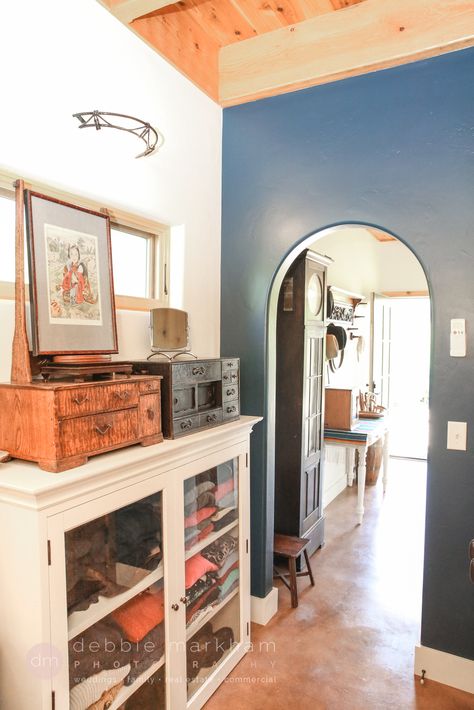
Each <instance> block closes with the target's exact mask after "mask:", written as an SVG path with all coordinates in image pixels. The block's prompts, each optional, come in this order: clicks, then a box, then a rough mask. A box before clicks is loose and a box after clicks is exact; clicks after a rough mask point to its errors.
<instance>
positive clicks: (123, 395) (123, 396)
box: [114, 390, 130, 402]
mask: <svg viewBox="0 0 474 710" xmlns="http://www.w3.org/2000/svg"><path fill="white" fill-rule="evenodd" d="M114 396H115V397H117V398H118V399H121V400H122V402H125V400H126V399H128V398H129V397H130V392H128V391H127V390H125V392H114Z"/></svg>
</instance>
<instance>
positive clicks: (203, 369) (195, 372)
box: [192, 365, 206, 375]
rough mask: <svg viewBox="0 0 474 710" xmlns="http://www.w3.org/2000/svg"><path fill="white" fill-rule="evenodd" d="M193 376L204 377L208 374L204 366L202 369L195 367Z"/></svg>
mask: <svg viewBox="0 0 474 710" xmlns="http://www.w3.org/2000/svg"><path fill="white" fill-rule="evenodd" d="M192 372H193V375H204V373H205V372H206V368H205V367H203V366H202V365H201V366H200V367H193V370H192Z"/></svg>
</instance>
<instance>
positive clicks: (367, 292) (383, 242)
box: [266, 224, 429, 536]
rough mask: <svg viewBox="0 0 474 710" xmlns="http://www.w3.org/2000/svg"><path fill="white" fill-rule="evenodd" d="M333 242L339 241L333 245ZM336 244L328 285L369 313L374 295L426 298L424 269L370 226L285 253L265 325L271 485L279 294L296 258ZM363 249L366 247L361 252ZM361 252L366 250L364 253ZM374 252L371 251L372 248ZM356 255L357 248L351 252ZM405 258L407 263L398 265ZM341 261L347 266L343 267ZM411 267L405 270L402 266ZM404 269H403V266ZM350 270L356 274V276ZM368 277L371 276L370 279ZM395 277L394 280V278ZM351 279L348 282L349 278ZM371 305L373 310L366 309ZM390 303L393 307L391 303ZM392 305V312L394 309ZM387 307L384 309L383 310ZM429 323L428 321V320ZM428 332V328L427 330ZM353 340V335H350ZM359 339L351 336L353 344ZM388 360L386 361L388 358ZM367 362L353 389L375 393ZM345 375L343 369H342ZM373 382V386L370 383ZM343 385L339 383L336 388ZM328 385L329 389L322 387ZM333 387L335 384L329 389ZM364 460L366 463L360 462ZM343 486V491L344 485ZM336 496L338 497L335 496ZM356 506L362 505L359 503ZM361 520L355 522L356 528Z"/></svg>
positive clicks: (332, 233) (340, 228)
mask: <svg viewBox="0 0 474 710" xmlns="http://www.w3.org/2000/svg"><path fill="white" fill-rule="evenodd" d="M336 237H337V238H338V239H336ZM362 237H363V238H364V240H365V242H364V244H363V245H361V244H360V243H359V247H358V252H353V253H352V254H350V253H348V252H349V251H350V249H349V246H350V244H351V242H353V243H354V245H355V244H356V242H357V239H362ZM332 241H334V242H336V241H338V242H339V244H338V246H337V248H335V249H334V250H333V253H334V255H335V257H336V258H335V263H336V262H337V261H338V260H339V262H341V261H342V262H343V263H342V268H341V263H340V264H339V267H338V268H337V269H335V271H334V273H335V274H337V276H336V275H335V276H334V278H335V279H336V280H337V283H336V284H335V283H332V284H331V285H333V286H334V285H336V286H338V287H341V288H342V289H344V288H345V289H347V291H348V292H349V291H350V292H355V291H357V292H359V293H360V294H361V298H365V299H366V301H367V306H368V308H372V309H373V304H374V301H373V297H372V294H376V293H378V294H381V297H384V298H385V299H386V300H387V302H388V303H389V302H390V301H392V298H394V297H395V296H396V297H397V299H399V298H402V297H404V296H405V297H411V296H414V295H416V296H418V297H419V296H422V295H424V296H426V297H428V296H429V286H428V283H427V279H426V275H425V271H424V267H423V265H422V264H420V262H419V260H418V258H417V257H416V255H414V254H413V252H412V250H410V249H409V248H408V247H407V246H406V245H404V244H403V242H402V241H401V240H400V239H399V238H398V237H396V236H395V235H393V234H391V233H390V232H388V231H387V230H384V229H381V228H380V227H374V226H373V225H363V224H341V225H335V226H332V227H330V228H327V229H323V230H321V231H319V232H316V233H314V234H312V235H310V236H308V237H306V238H305V239H304V240H302V241H301V242H300V243H299V244H297V245H295V247H294V248H293V249H292V250H291V251H290V252H289V254H288V255H287V256H286V257H285V259H284V260H283V261H282V263H281V265H280V267H279V269H278V270H277V272H276V274H275V276H274V279H273V283H272V288H271V291H270V294H269V299H268V319H267V370H266V373H267V376H266V395H267V474H268V477H269V480H273V476H274V471H275V405H276V401H275V393H276V357H277V341H276V322H277V306H278V298H279V294H280V289H281V285H282V283H283V279H284V277H285V275H286V274H287V272H288V270H289V268H290V267H291V265H292V264H293V263H294V261H295V259H297V258H298V256H299V255H300V254H301V253H302V252H303V251H305V250H306V249H308V248H309V247H311V249H313V250H314V251H316V252H320V253H322V254H325V255H329V256H333V254H332V253H331V250H330V248H329V245H330V244H331V242H332ZM364 245H365V246H364ZM362 246H364V248H362ZM372 246H373V248H372ZM355 248H356V249H357V247H356V246H355ZM390 249H392V252H391V254H390V257H389V266H390V268H388V266H387V265H386V264H385V266H384V263H383V262H384V259H383V258H382V257H381V255H382V253H383V250H386V252H387V250H390ZM402 256H404V258H405V259H406V260H405V262H403V260H401V257H402ZM344 259H345V260H346V262H347V263H344ZM407 263H408V264H409V268H408V267H407V266H406V265H407ZM403 264H405V266H403ZM358 268H365V272H366V273H364V274H363V276H364V278H361V274H360V273H359V274H357V269H358ZM354 270H356V272H355V273H354ZM369 272H370V273H369ZM397 274H398V276H397ZM349 277H351V278H349ZM371 299H372V304H371V303H370V301H371ZM392 303H393V301H392ZM392 303H390V306H391V305H392ZM387 307H388V306H387ZM370 320H371V321H372V331H373V311H372V318H371V319H370ZM428 320H429V316H428ZM428 326H429V324H428ZM353 335H354V334H353ZM356 337H358V336H354V338H356ZM384 337H385V341H384V342H383V348H385V350H386V348H387V346H388V345H389V344H390V343H389V341H390V337H389V336H388V337H387V334H386V333H385V335H384ZM371 340H372V342H371V346H372V347H371V351H372V358H371V362H372V363H373V361H374V357H373V350H374V343H373V340H374V333H373V332H372V338H371ZM388 359H389V358H388ZM428 361H429V345H428V360H427V362H426V367H427V372H426V382H428V374H429V373H428V369H429V362H428ZM368 363H369V360H368V359H367V372H366V375H365V377H364V380H363V383H362V381H361V380H359V382H357V386H358V387H360V388H361V389H362V388H363V387H364V385H367V387H368V389H369V390H370V389H375V385H374V386H373V387H371V384H373V380H374V375H373V373H372V372H369V366H368ZM346 373H347V367H346ZM337 377H338V375H336V378H335V379H336V386H337V384H338V379H337ZM371 379H372V382H370V380H371ZM340 382H341V380H340V379H339V386H341V384H340ZM326 384H327V383H326ZM332 384H333V386H334V383H332ZM364 460H365V459H364ZM341 480H342V479H341V477H339V481H336V482H335V484H334V485H335V486H339V487H340V485H341V484H340V482H341ZM342 485H345V484H344V483H343V484H342ZM336 494H337V493H336ZM359 505H360V502H359ZM360 519H361V517H360V516H359V522H360ZM292 534H300V535H301V536H303V535H304V534H305V531H304V529H300V531H299V532H298V531H297V530H295V532H293V533H292Z"/></svg>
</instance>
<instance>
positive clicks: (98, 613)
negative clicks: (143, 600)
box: [68, 562, 163, 641]
mask: <svg viewBox="0 0 474 710" xmlns="http://www.w3.org/2000/svg"><path fill="white" fill-rule="evenodd" d="M140 573H143V576H142V578H141V579H140V580H139V581H138V582H137V583H136V584H134V585H133V586H132V587H131V588H130V589H127V590H126V591H125V592H122V594H117V596H115V597H100V596H99V601H98V602H96V603H95V604H91V605H90V607H89V608H88V609H86V610H85V611H74V612H73V613H72V614H71V615H70V616H69V618H68V640H69V641H71V639H73V638H74V637H75V636H77V635H78V634H80V633H81V632H82V631H85V630H86V629H88V628H89V627H90V626H92V625H93V624H95V623H97V622H98V621H100V620H101V619H103V618H104V617H105V616H107V615H108V614H111V613H112V612H113V611H115V609H118V607H119V606H122V604H125V603H126V602H128V601H129V600H130V599H133V597H136V596H137V594H140V592H144V591H145V589H148V587H151V586H152V585H153V584H155V583H156V582H158V581H159V580H160V579H162V578H163V562H160V564H159V565H158V567H157V568H156V569H155V570H153V572H149V571H148V570H142V569H140V568H138V567H131V566H130V565H125V564H122V563H120V562H119V563H117V581H118V583H119V584H126V580H130V579H133V577H136V576H140Z"/></svg>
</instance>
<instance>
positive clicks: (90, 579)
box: [65, 492, 165, 710]
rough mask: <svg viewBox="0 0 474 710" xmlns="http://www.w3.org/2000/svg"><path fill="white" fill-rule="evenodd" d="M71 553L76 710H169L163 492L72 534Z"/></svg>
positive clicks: (70, 619) (72, 704)
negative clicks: (144, 705) (144, 707)
mask: <svg viewBox="0 0 474 710" xmlns="http://www.w3.org/2000/svg"><path fill="white" fill-rule="evenodd" d="M65 552H66V586H67V607H68V638H69V643H68V654H69V691H70V696H69V697H70V708H71V710H87V709H88V708H90V707H91V706H94V704H95V703H99V705H97V707H103V706H106V707H108V708H110V709H111V710H116V709H118V708H120V710H125V708H126V709H128V710H130V709H131V708H132V709H133V708H134V707H137V708H138V707H140V705H139V704H137V703H138V702H139V700H137V697H140V696H139V695H138V693H140V694H141V696H146V697H148V695H149V696H150V697H153V694H154V695H155V697H156V698H157V700H156V701H155V700H154V701H153V704H152V705H150V707H153V708H155V707H156V708H158V709H159V708H164V707H165V700H164V694H165V687H164V645H165V632H164V614H165V611H164V609H165V607H164V588H163V563H162V557H163V540H162V494H161V492H159V493H155V494H153V495H150V496H147V497H146V498H142V499H141V500H139V501H137V502H135V503H132V504H130V505H127V506H124V507H122V508H120V509H119V510H115V511H113V512H111V513H108V514H107V515H103V516H101V517H99V518H96V519H95V520H92V521H90V522H88V523H85V524H83V525H80V526H78V527H76V528H74V529H72V530H69V531H68V532H66V534H65ZM160 678H161V680H160ZM147 694H148V695H147Z"/></svg>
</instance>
